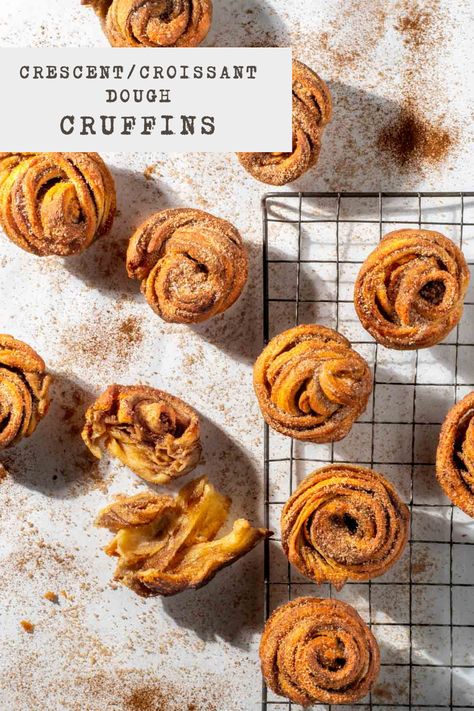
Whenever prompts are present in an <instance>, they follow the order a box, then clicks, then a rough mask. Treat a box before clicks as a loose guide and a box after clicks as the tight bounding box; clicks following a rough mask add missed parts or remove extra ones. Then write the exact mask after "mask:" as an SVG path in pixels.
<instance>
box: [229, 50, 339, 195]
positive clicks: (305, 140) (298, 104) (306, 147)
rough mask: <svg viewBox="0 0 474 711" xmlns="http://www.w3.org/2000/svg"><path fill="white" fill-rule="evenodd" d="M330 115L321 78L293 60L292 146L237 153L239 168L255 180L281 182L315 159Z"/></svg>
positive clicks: (298, 174) (327, 94)
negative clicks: (280, 150) (278, 150)
mask: <svg viewBox="0 0 474 711" xmlns="http://www.w3.org/2000/svg"><path fill="white" fill-rule="evenodd" d="M331 117H332V99H331V93H330V91H329V89H328V87H327V86H326V84H325V83H324V81H323V80H322V79H321V78H320V77H319V76H318V75H317V74H316V72H314V71H313V70H312V69H310V68H309V67H307V66H306V65H305V64H303V63H302V62H298V61H297V60H293V119H292V126H293V149H292V152H291V153H238V154H237V156H238V158H239V160H240V162H241V164H242V165H243V167H244V168H245V169H246V170H247V171H248V172H249V173H250V174H251V175H252V176H253V177H254V178H256V179H257V180H260V181H261V182H262V183H267V184H269V185H285V184H286V183H291V182H292V181H293V180H296V179H297V178H299V177H301V176H302V175H303V173H306V171H307V170H309V169H310V168H312V167H313V166H314V165H316V163H317V162H318V158H319V153H320V151H321V137H322V134H323V130H324V128H325V127H326V125H327V124H328V123H329V122H330V121H331Z"/></svg>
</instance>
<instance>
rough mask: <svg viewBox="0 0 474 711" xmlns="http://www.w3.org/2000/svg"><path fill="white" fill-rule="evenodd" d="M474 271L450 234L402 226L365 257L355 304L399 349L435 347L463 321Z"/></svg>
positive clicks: (375, 331)
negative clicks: (465, 299)
mask: <svg viewBox="0 0 474 711" xmlns="http://www.w3.org/2000/svg"><path fill="white" fill-rule="evenodd" d="M469 276H470V275H469V269H468V266H467V263H466V260H465V258H464V255H463V253H462V252H461V250H460V249H459V247H457V246H456V245H455V244H454V242H452V241H451V240H450V239H448V238H447V237H444V236H443V235H442V234H440V233H439V232H433V231H431V230H412V229H404V230H398V231H396V232H391V233H390V234H388V235H386V236H385V237H384V238H383V239H382V241H381V242H380V244H379V246H378V247H377V248H376V249H375V250H374V251H373V252H372V254H371V255H369V257H368V258H367V260H366V261H365V262H364V264H363V266H362V268H361V270H360V272H359V276H358V278H357V281H356V284H355V290H354V305H355V308H356V311H357V314H358V316H359V318H360V320H361V323H362V325H363V327H364V328H365V329H366V330H367V331H368V332H369V333H370V334H371V335H372V336H373V337H374V338H375V340H376V341H377V342H378V343H381V344H382V345H384V346H386V347H387V348H395V349H399V350H404V349H417V348H429V347H431V346H434V345H436V344H437V343H439V342H440V341H442V340H443V339H444V338H445V337H446V336H447V335H448V334H449V333H450V331H451V330H452V329H453V328H454V327H455V326H456V325H457V324H458V323H459V321H460V319H461V316H462V312H463V308H464V304H463V301H464V296H465V294H466V291H467V288H468V286H469Z"/></svg>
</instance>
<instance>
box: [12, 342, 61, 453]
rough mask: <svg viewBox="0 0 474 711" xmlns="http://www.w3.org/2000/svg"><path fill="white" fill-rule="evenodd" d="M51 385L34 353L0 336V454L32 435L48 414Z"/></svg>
mask: <svg viewBox="0 0 474 711" xmlns="http://www.w3.org/2000/svg"><path fill="white" fill-rule="evenodd" d="M50 384H51V376H50V375H48V374H47V373H46V366H45V364H44V361H43V359H42V358H41V357H40V356H39V355H38V354H37V353H36V351H34V350H33V348H31V347H30V346H28V345H27V344H26V343H23V342H22V341H18V340H17V339H16V338H13V337H12V336H6V335H4V334H0V450H2V449H5V448H6V447H10V446H12V445H14V444H17V443H18V442H19V441H20V440H21V439H23V437H29V436H30V435H31V434H33V432H34V431H35V429H36V427H37V425H38V423H39V422H40V420H42V419H43V417H44V416H45V415H46V413H47V411H48V407H49V402H50V398H49V387H50Z"/></svg>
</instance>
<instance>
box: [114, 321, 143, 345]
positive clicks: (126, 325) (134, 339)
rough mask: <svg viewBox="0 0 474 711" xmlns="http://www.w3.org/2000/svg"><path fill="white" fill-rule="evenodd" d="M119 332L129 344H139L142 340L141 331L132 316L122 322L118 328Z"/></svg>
mask: <svg viewBox="0 0 474 711" xmlns="http://www.w3.org/2000/svg"><path fill="white" fill-rule="evenodd" d="M119 332H120V333H122V334H123V335H124V336H126V338H127V339H128V341H129V343H140V342H141V340H142V330H141V328H140V326H139V324H138V323H137V321H136V319H134V318H133V317H132V316H130V317H129V318H126V319H125V321H122V323H121V324H120V326H119Z"/></svg>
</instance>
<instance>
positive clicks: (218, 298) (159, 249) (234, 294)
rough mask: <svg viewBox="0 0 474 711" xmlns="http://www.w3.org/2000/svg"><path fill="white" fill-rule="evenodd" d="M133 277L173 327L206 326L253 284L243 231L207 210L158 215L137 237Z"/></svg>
mask: <svg viewBox="0 0 474 711" xmlns="http://www.w3.org/2000/svg"><path fill="white" fill-rule="evenodd" d="M127 271H128V275H129V277H130V278H131V279H139V280H140V281H141V289H142V292H143V294H144V295H145V297H146V300H147V301H148V303H149V304H150V306H151V308H152V309H153V310H154V311H155V312H156V313H157V314H158V315H159V316H161V318H162V319H164V320H165V321H168V322H170V323H200V322H202V321H206V320H207V319H209V318H212V317H213V316H216V315H217V314H220V313H223V312H224V311H226V310H227V309H228V308H230V307H231V306H232V304H233V303H234V302H235V301H236V300H237V299H238V298H239V296H240V294H241V293H242V290H243V288H244V286H245V284H246V282H247V275H248V257H247V252H246V250H245V247H244V245H243V243H242V238H241V236H240V234H239V232H238V231H237V229H236V228H235V227H234V226H233V225H231V224H230V222H227V221H226V220H222V219H220V218H219V217H214V216H213V215H209V214H208V213H207V212H202V210H192V209H186V208H179V209H174V210H163V211H162V212H157V213H156V214H155V215H152V216H151V217H150V218H148V220H146V221H145V222H144V223H143V224H142V225H141V227H139V228H138V230H137V231H136V232H135V234H134V235H133V237H132V238H131V240H130V244H129V247H128V251H127Z"/></svg>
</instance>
